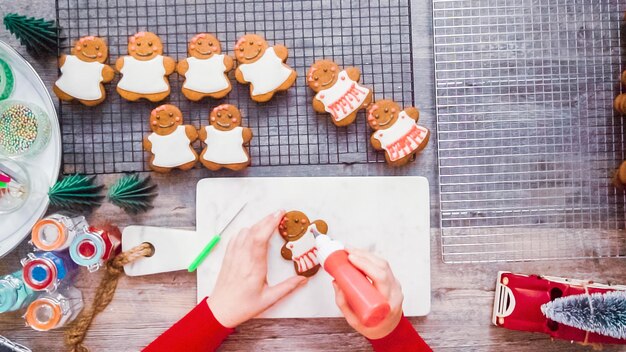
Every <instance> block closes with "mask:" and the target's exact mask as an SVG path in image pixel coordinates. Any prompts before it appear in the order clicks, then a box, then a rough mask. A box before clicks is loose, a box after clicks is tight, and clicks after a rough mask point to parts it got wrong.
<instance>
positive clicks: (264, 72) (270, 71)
mask: <svg viewBox="0 0 626 352" xmlns="http://www.w3.org/2000/svg"><path fill="white" fill-rule="evenodd" d="M288 56H289V52H288V50H287V48H286V47H285V46H283V45H274V46H272V47H271V46H269V44H268V43H267V42H266V41H265V39H264V38H263V37H261V36H260V35H257V34H246V35H244V36H243V37H241V38H240V39H239V41H237V44H236V45H235V59H236V60H237V63H238V64H239V65H238V66H237V69H236V70H235V78H236V79H237V82H239V83H241V84H250V97H251V98H252V100H254V101H256V102H259V103H262V102H266V101H269V100H270V99H272V97H273V96H274V94H275V93H276V92H280V91H283V90H287V89H289V87H291V86H292V85H293V83H294V82H295V81H296V77H297V74H296V71H295V70H294V69H293V68H291V67H290V66H288V65H287V64H285V62H286V61H287V57H288Z"/></svg>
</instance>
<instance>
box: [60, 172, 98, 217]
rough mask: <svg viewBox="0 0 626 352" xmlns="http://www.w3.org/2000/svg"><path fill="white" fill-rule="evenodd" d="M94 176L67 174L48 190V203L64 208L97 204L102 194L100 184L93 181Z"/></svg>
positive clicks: (79, 207)
mask: <svg viewBox="0 0 626 352" xmlns="http://www.w3.org/2000/svg"><path fill="white" fill-rule="evenodd" d="M95 178H96V177H95V176H85V175H81V174H74V175H69V176H66V177H65V178H63V179H62V180H60V181H58V182H57V183H55V184H54V186H52V187H51V188H50V190H49V191H48V198H49V199H50V204H51V205H53V206H56V207H59V208H65V209H82V208H91V207H95V206H99V205H100V204H102V199H103V198H104V196H102V195H100V191H101V190H102V187H103V186H102V185H97V184H95V183H94V180H95Z"/></svg>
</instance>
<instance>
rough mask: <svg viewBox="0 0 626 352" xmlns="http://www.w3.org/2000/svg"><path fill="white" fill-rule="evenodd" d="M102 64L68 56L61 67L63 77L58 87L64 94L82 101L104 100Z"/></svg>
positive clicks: (60, 78) (57, 83) (58, 81)
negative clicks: (101, 84) (101, 85)
mask: <svg viewBox="0 0 626 352" xmlns="http://www.w3.org/2000/svg"><path fill="white" fill-rule="evenodd" d="M103 68H104V64H102V63H100V62H86V61H83V60H81V59H79V58H78V57H76V56H75V55H67V56H66V57H65V62H64V63H63V66H61V77H59V79H58V80H57V81H56V83H55V84H56V86H57V87H59V89H61V90H62V91H63V92H65V93H67V94H68V95H71V96H73V97H74V98H77V99H81V100H98V99H100V98H102V91H101V90H100V83H101V82H102V80H103V77H102V69H103Z"/></svg>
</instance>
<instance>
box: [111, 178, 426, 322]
mask: <svg viewBox="0 0 626 352" xmlns="http://www.w3.org/2000/svg"><path fill="white" fill-rule="evenodd" d="M243 201H247V202H248V203H247V205H246V207H245V209H244V210H243V211H242V212H241V213H240V214H239V216H238V217H237V218H236V219H235V220H234V221H233V223H232V224H231V225H230V226H229V227H228V229H227V230H226V231H225V232H224V234H223V235H222V236H223V237H222V241H221V242H220V243H219V244H218V245H217V246H216V247H215V249H214V250H213V252H212V253H211V254H210V255H209V257H208V258H207V259H206V260H205V262H204V263H203V264H202V265H201V266H200V267H199V268H198V274H197V275H198V301H200V300H202V299H203V298H204V297H206V296H207V295H209V294H210V293H211V291H212V288H213V285H214V283H215V280H216V279H217V274H218V272H219V268H220V265H221V262H222V259H223V256H224V252H225V250H226V245H227V243H228V241H229V240H230V239H231V238H233V236H234V235H235V234H236V233H237V232H238V231H239V230H240V229H242V228H243V227H249V226H251V225H253V224H254V223H255V222H256V221H258V220H260V219H261V218H263V217H264V216H265V215H267V214H269V213H270V212H272V211H274V210H276V209H279V208H283V209H285V210H301V211H303V212H304V213H306V214H307V215H308V216H309V219H310V220H311V221H313V220H317V219H323V220H325V221H326V222H327V223H328V227H329V235H330V236H331V237H334V238H335V239H338V240H340V241H342V242H344V243H345V244H346V245H348V246H353V247H359V248H365V249H368V250H370V251H372V252H374V253H376V254H378V255H380V256H381V257H384V258H386V259H387V260H388V261H389V263H390V265H391V267H392V269H393V271H394V273H395V274H396V276H397V278H398V279H399V280H400V282H401V284H402V287H403V292H404V296H405V301H404V313H405V315H407V316H422V315H426V314H428V312H429V311H430V221H429V219H430V200H429V191H428V181H427V180H426V179H425V178H423V177H332V178H331V177H311V178H309V177H290V178H273V177H271V178H211V179H204V180H201V181H200V182H198V187H197V192H196V214H197V229H196V232H193V231H181V230H170V229H157V228H148V227H140V226H132V227H128V228H126V229H125V230H124V235H123V248H124V249H128V248H131V247H132V246H134V245H136V244H138V243H141V242H143V241H149V242H151V243H152V244H153V245H154V246H155V255H154V256H152V257H151V258H146V259H142V260H140V261H138V262H135V263H133V264H131V265H129V266H127V267H125V270H126V272H127V274H128V275H131V276H134V275H146V274H152V273H157V272H164V271H174V270H184V269H185V268H186V266H187V265H188V264H189V262H190V261H191V260H192V259H193V257H194V256H195V254H196V253H197V252H198V251H199V250H200V249H201V248H202V244H204V243H206V242H207V241H208V240H209V239H210V237H211V236H213V234H214V232H215V231H216V230H217V229H218V228H219V227H220V226H221V225H222V224H223V223H224V221H225V219H223V217H224V216H226V217H227V216H230V215H229V214H231V215H232V214H233V209H235V210H236V208H237V206H238V205H239V204H241V203H242V202H243ZM218 214H219V215H218ZM220 216H222V217H221V218H220ZM283 243H284V242H283V240H282V239H281V238H280V236H279V235H278V233H276V235H275V236H274V237H273V238H272V240H271V241H270V248H269V253H268V282H269V284H270V285H272V284H275V283H277V282H280V281H281V280H283V279H285V278H287V277H289V276H291V275H295V272H294V268H293V264H292V262H291V261H287V260H284V259H283V258H282V257H281V255H280V247H281V246H282V244H283ZM239 260H246V259H245V258H241V259H239ZM337 316H341V314H340V312H339V310H338V308H337V307H336V305H335V303H334V291H333V289H332V286H331V277H330V276H329V275H328V274H327V273H326V272H324V271H323V270H320V272H319V273H318V274H317V275H315V276H314V277H312V278H311V280H310V281H309V283H308V284H307V285H306V286H304V287H302V288H301V289H299V290H298V291H297V292H295V293H293V294H292V295H291V296H289V297H287V298H286V299H284V300H282V301H281V302H280V303H279V304H277V305H276V306H274V307H273V308H271V309H270V310H268V311H266V312H265V313H263V314H262V315H261V317H264V318H310V317H337Z"/></svg>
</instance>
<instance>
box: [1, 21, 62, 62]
mask: <svg viewBox="0 0 626 352" xmlns="http://www.w3.org/2000/svg"><path fill="white" fill-rule="evenodd" d="M3 22H4V26H5V27H6V29H7V30H8V31H9V32H11V34H13V35H14V36H15V37H16V38H17V39H19V41H20V43H21V44H22V45H24V46H26V49H28V50H29V51H30V52H32V53H34V54H36V55H42V54H45V53H50V54H56V53H57V47H58V42H59V41H60V40H64V38H62V37H60V36H59V32H60V29H59V28H58V27H57V24H56V21H53V20H51V21H46V20H44V19H43V18H34V17H26V16H21V15H18V14H16V13H9V14H7V15H6V16H4V21H3Z"/></svg>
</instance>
